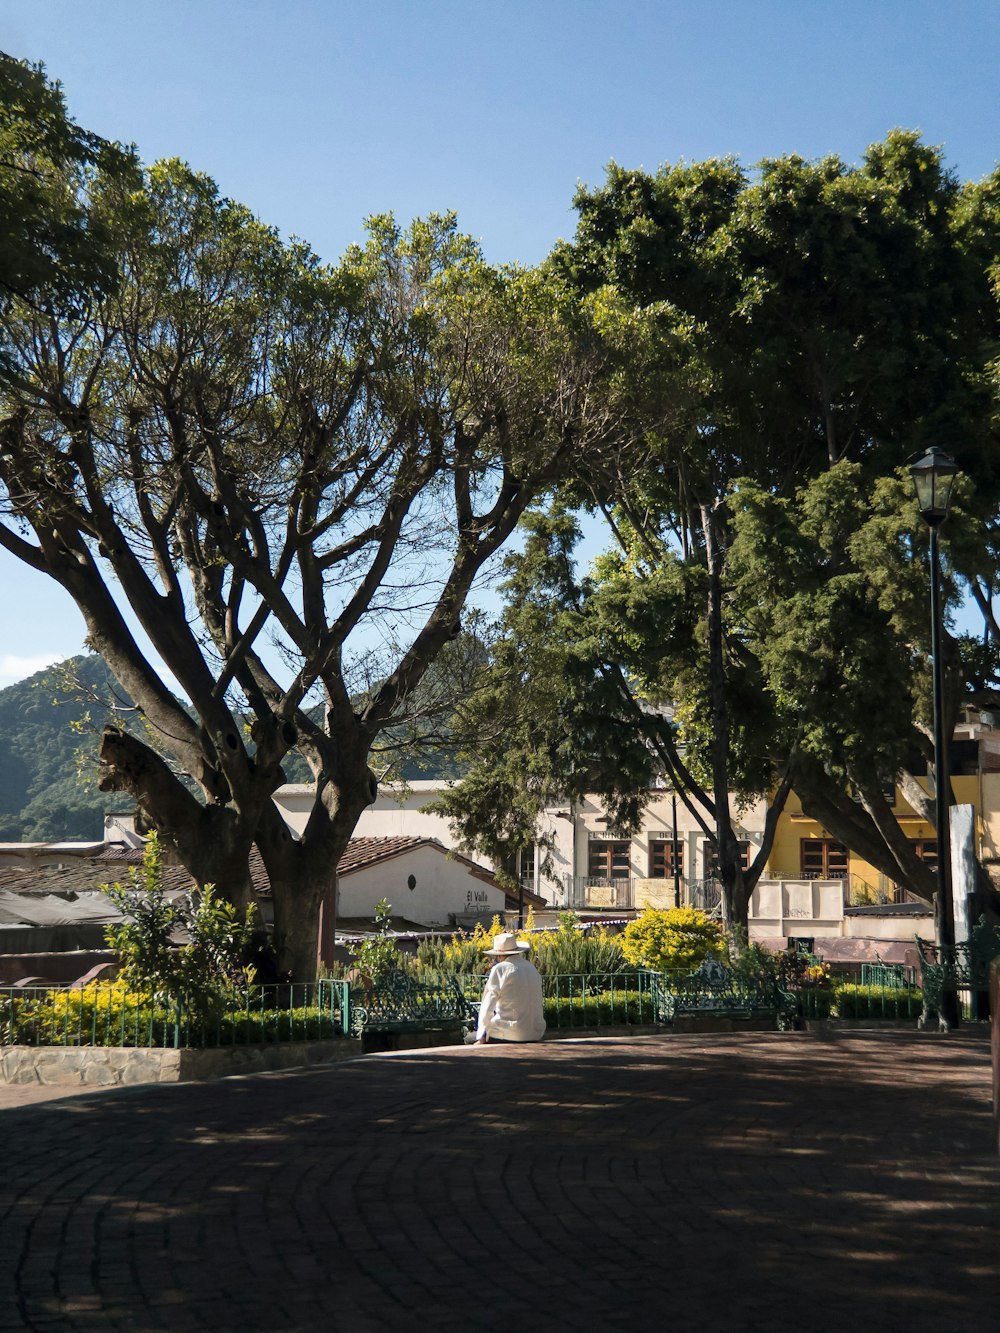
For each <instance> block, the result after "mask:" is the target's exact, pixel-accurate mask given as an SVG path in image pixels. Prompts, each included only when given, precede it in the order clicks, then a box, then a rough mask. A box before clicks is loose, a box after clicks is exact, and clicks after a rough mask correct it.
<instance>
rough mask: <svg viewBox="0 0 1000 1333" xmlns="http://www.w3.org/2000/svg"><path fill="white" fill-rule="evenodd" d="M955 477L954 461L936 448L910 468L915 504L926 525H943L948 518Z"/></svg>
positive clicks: (956, 470) (956, 471) (956, 468)
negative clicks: (914, 491) (915, 498)
mask: <svg viewBox="0 0 1000 1333" xmlns="http://www.w3.org/2000/svg"><path fill="white" fill-rule="evenodd" d="M957 475H958V467H957V465H956V463H955V460H954V459H953V458H951V457H950V456H949V455H948V454H946V453H945V452H944V450H943V449H938V448H932V449H928V450H927V453H926V454H924V456H923V458H921V460H920V462H919V463H914V465H913V467H911V468H910V476H911V477H912V478H913V485H914V487H915V489H916V492H917V504H918V506H919V508H920V513H921V514H922V516H923V517H924V519H925V520H926V521H927V522H928V523H930V524H932V525H933V524H937V523H943V522H944V520H945V519H946V518H947V517H948V506H949V504H950V503H951V488H952V486H953V485H954V482H955V477H956V476H957Z"/></svg>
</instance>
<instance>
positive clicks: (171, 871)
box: [0, 837, 496, 898]
mask: <svg viewBox="0 0 1000 1333" xmlns="http://www.w3.org/2000/svg"><path fill="white" fill-rule="evenodd" d="M419 847H433V848H435V849H436V850H437V851H439V852H441V854H442V855H443V856H448V855H451V856H453V857H454V859H455V860H457V861H459V862H461V863H462V865H464V866H465V868H466V869H467V870H468V872H469V874H471V875H475V876H476V878H477V879H482V880H485V881H486V882H487V883H489V884H494V883H495V882H496V881H495V879H494V877H493V874H492V873H491V872H490V871H489V870H487V869H486V868H485V867H484V866H481V865H477V864H476V862H475V861H470V860H469V859H468V858H467V857H464V856H459V855H458V854H457V853H449V852H448V849H447V848H446V847H445V846H444V845H443V844H442V843H440V842H438V841H437V839H435V838H414V837H408V838H352V839H351V841H350V842H349V843H348V845H347V851H346V852H345V853H344V855H343V856H342V857H341V859H340V864H339V866H338V867H337V870H338V874H340V875H351V874H354V873H355V872H356V871H359V870H366V869H368V868H369V867H370V866H374V865H378V864H380V863H381V862H383V861H388V860H391V859H392V858H393V857H396V856H402V855H405V854H406V853H407V852H412V851H416V850H417V848H419ZM141 864H142V853H141V851H139V850H138V849H137V848H134V847H130V846H128V845H127V844H125V843H109V844H107V845H106V846H105V847H104V849H103V850H102V851H101V852H100V853H99V854H98V855H97V856H87V857H84V856H81V857H72V858H68V859H67V861H66V862H65V863H64V864H63V865H61V866H58V867H56V866H52V867H44V868H42V867H38V866H32V867H20V866H18V867H14V866H0V891H2V890H4V889H7V890H9V891H10V892H12V893H17V894H57V895H69V894H80V893H93V892H95V891H96V890H97V889H99V888H100V887H101V885H102V884H108V883H114V882H115V881H121V882H122V883H127V882H128V872H129V868H130V867H132V866H136V867H137V866H139V865H141ZM250 878H251V881H252V883H253V886H254V889H255V890H256V892H257V895H258V896H259V897H262V898H269V897H270V896H271V884H270V881H269V880H268V877H267V871H266V870H265V868H264V861H263V858H262V857H261V855H260V852H259V851H258V850H257V848H256V847H254V848H252V849H251V852H250ZM162 885H163V888H164V890H165V891H166V892H168V893H172V892H176V891H182V890H185V889H188V888H190V887H191V876H190V874H189V873H188V871H187V870H186V869H185V868H184V867H183V866H177V865H164V866H163V867H162Z"/></svg>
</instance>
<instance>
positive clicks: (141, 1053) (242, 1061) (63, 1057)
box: [0, 1037, 361, 1088]
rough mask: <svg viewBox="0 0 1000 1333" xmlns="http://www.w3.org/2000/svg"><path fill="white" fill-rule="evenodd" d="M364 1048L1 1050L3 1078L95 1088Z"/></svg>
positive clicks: (290, 1064)
mask: <svg viewBox="0 0 1000 1333" xmlns="http://www.w3.org/2000/svg"><path fill="white" fill-rule="evenodd" d="M360 1053H361V1042H360V1041H358V1040H356V1039H355V1038H353V1037H337V1038H333V1039H331V1040H330V1041H289V1042H280V1043H274V1044H269V1045H259V1046H222V1047H214V1048H212V1049H210V1050H199V1051H194V1050H190V1051H189V1050H180V1051H177V1050H159V1049H154V1048H149V1047H126V1046H86V1047H64V1046H7V1047H4V1048H3V1049H0V1082H3V1083H44V1084H47V1085H49V1086H61V1087H92V1088H109V1087H128V1086H130V1085H133V1084H137V1083H188V1082H192V1081H195V1080H200V1079H210V1078H226V1077H229V1076H231V1075H233V1074H259V1073H264V1072H266V1071H267V1070H275V1069H294V1068H297V1067H300V1066H302V1065H312V1064H326V1063H327V1062H329V1061H331V1060H342V1059H344V1058H346V1057H348V1056H352V1055H359V1054H360Z"/></svg>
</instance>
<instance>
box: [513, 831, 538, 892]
mask: <svg viewBox="0 0 1000 1333" xmlns="http://www.w3.org/2000/svg"><path fill="white" fill-rule="evenodd" d="M517 877H518V879H519V880H520V881H521V883H522V884H531V885H533V884H534V882H535V844H534V843H533V842H532V843H529V844H528V846H527V847H522V848H521V850H520V851H519V852H518V854H517Z"/></svg>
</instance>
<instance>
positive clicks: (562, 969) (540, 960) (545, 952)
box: [529, 927, 636, 977]
mask: <svg viewBox="0 0 1000 1333" xmlns="http://www.w3.org/2000/svg"><path fill="white" fill-rule="evenodd" d="M529 957H530V958H531V961H532V962H533V963H534V965H535V966H536V967H537V968H538V970H539V972H540V973H541V974H542V976H543V977H546V976H549V977H552V976H580V975H581V974H583V973H593V972H598V973H605V974H612V975H616V974H619V973H629V974H631V975H634V974H635V971H636V968H635V965H634V964H630V963H629V961H628V959H627V958H626V957H625V952H624V950H623V948H622V937H621V936H620V935H612V934H611V933H610V932H609V931H608V930H606V929H604V928H598V929H597V930H587V931H584V930H578V929H576V928H575V927H572V928H570V929H566V928H560V929H559V930H546V931H536V932H535V934H533V935H532V936H531V953H530V954H529Z"/></svg>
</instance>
